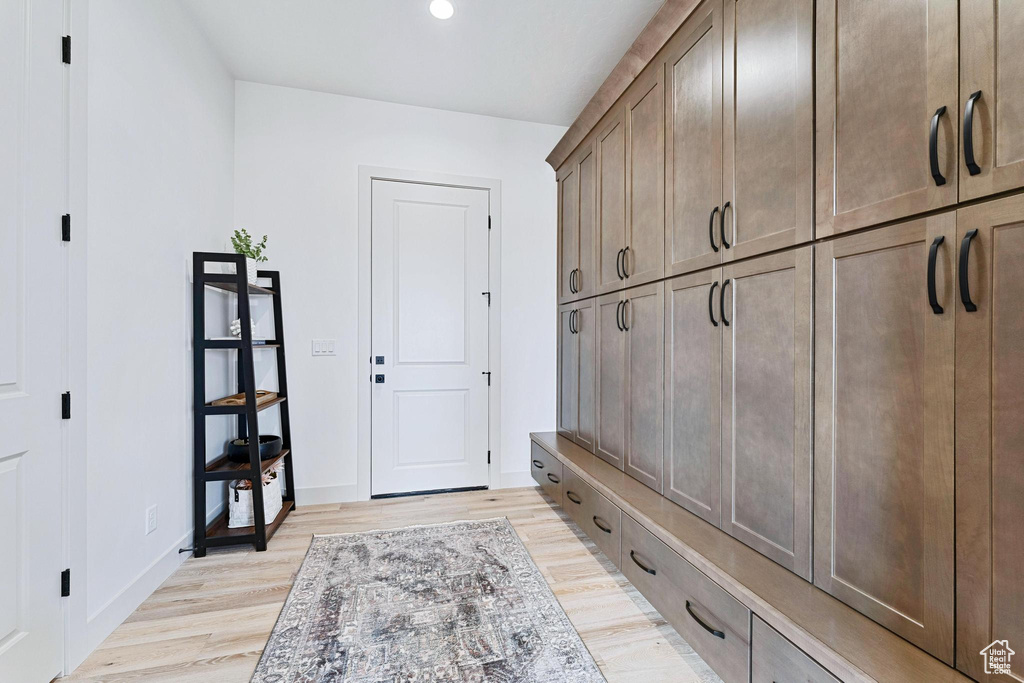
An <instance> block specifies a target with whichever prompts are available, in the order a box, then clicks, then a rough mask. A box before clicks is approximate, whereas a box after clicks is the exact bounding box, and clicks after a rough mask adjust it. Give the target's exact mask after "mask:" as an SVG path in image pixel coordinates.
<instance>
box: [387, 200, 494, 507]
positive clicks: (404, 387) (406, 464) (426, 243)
mask: <svg viewBox="0 0 1024 683" xmlns="http://www.w3.org/2000/svg"><path fill="white" fill-rule="evenodd" d="M488 199H489V194H488V192H487V191H486V190H475V189H468V188H460V187H447V186H440V185H423V184H418V183H409V182H394V181H383V180H374V181H373V187H372V216H371V223H372V227H371V230H372V242H373V244H372V254H373V255H372V292H373V293H372V309H371V315H372V331H371V335H372V342H371V344H372V346H371V348H372V349H373V358H372V363H371V372H372V374H373V377H372V379H373V388H372V391H371V395H372V399H371V408H370V410H371V421H372V429H371V440H372V441H371V454H372V455H371V461H372V464H371V475H370V480H371V494H372V495H375V496H379V495H386V494H394V493H408V492H414V491H436V490H441V489H453V488H468V487H477V486H486V485H487V483H488V478H487V475H488V466H487V459H488V457H487V443H488V424H487V415H488V410H487V402H488V385H489V375H487V374H486V373H487V372H488V371H489V370H490V368H489V367H488V357H487V354H488V352H487V348H488V345H487V341H488V338H487V335H488V325H487V308H488V297H487V296H486V295H485V294H484V292H487V291H489V288H488V239H489V237H488V226H487V216H488Z"/></svg>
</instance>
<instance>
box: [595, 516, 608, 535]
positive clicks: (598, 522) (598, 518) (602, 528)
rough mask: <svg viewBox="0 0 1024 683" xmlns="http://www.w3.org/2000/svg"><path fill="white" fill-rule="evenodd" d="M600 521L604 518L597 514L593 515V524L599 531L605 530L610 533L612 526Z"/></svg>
mask: <svg viewBox="0 0 1024 683" xmlns="http://www.w3.org/2000/svg"><path fill="white" fill-rule="evenodd" d="M602 521H604V520H602V519H601V518H600V517H598V516H597V515H594V526H596V527H597V528H598V529H600V530H601V531H603V532H605V533H606V534H610V533H611V532H612V528H611V527H610V526H606V525H604V524H601V522H602Z"/></svg>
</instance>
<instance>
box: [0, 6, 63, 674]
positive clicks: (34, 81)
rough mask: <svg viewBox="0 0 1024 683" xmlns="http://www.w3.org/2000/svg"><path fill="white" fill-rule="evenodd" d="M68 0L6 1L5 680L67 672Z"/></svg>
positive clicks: (0, 247) (0, 437) (0, 16)
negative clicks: (64, 40)
mask: <svg viewBox="0 0 1024 683" xmlns="http://www.w3.org/2000/svg"><path fill="white" fill-rule="evenodd" d="M62 28H63V3H62V2H61V0H0V93H2V94H0V681H19V682H20V681H25V682H26V683H35V682H37V681H43V682H45V681H49V680H51V679H52V678H53V677H54V676H57V675H58V674H60V673H61V669H62V664H63V645H64V643H63V628H62V613H61V597H60V572H61V558H62V556H63V552H62V537H61V514H62V513H61V502H62V500H63V491H64V489H63V486H64V484H63V482H62V479H61V474H62V467H61V462H62V461H61V448H62V445H61V443H62V437H61V431H62V425H61V392H62V373H63V366H64V354H63V353H62V348H63V347H64V344H63V342H62V331H63V329H64V319H65V316H66V315H67V313H66V311H65V310H64V305H63V303H62V302H63V301H65V297H64V285H63V273H64V266H63V263H64V254H63V253H62V249H63V247H62V243H61V215H62V214H63V213H64V206H65V196H64V187H65V182H66V174H65V164H64V161H63V160H64V150H65V140H64V131H65V124H64V111H65V106H66V105H65V100H64V93H65V86H64V79H65V77H66V75H65V72H64V70H65V67H64V65H63V63H62V61H61V34H62Z"/></svg>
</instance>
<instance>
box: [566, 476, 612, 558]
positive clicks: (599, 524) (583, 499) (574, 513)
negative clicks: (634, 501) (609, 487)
mask: <svg viewBox="0 0 1024 683" xmlns="http://www.w3.org/2000/svg"><path fill="white" fill-rule="evenodd" d="M563 473H564V474H565V478H564V479H563V485H562V498H563V501H562V505H563V506H564V507H565V511H566V512H567V513H568V514H569V516H570V517H572V519H573V521H574V522H576V525H577V526H579V528H580V529H582V530H583V533H585V534H586V535H587V536H589V537H590V540H592V541H593V542H594V545H596V546H597V547H598V548H599V549H600V550H601V552H603V553H604V554H605V555H606V556H607V557H608V559H610V560H611V561H612V563H614V564H615V566H616V567H617V566H619V536H620V530H619V525H620V520H619V517H620V514H621V513H620V511H619V508H618V507H616V506H615V504H614V503H612V502H611V501H610V500H608V499H607V498H605V497H604V496H602V495H601V494H600V493H598V492H597V491H596V490H594V488H593V487H592V486H590V484H587V483H586V482H584V481H583V480H582V479H580V478H579V477H578V476H576V475H575V474H573V473H572V472H571V471H570V470H568V469H566V470H564V472H563ZM577 501H579V502H577Z"/></svg>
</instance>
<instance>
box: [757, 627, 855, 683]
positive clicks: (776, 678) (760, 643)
mask: <svg viewBox="0 0 1024 683" xmlns="http://www.w3.org/2000/svg"><path fill="white" fill-rule="evenodd" d="M750 643H751V650H750V652H751V654H750V658H751V661H750V666H751V678H750V680H751V683H786V682H787V681H793V682H794V683H796V682H797V681H799V683H839V679H838V678H836V677H835V676H833V675H832V674H830V673H829V672H828V671H826V670H825V669H823V668H822V667H821V665H820V664H818V663H817V662H815V661H814V660H813V659H811V658H810V657H808V656H807V655H806V654H804V652H803V650H801V649H800V648H798V647H797V646H796V645H794V644H793V643H791V642H789V641H788V640H786V639H785V638H783V637H782V636H781V635H780V634H779V633H778V632H777V631H776V630H775V629H773V628H772V627H771V626H769V625H768V624H766V623H764V622H763V621H761V620H760V619H759V618H758V617H757V615H756V614H755V615H754V630H753V633H752V634H751V641H750Z"/></svg>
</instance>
